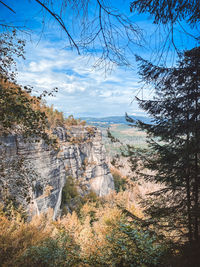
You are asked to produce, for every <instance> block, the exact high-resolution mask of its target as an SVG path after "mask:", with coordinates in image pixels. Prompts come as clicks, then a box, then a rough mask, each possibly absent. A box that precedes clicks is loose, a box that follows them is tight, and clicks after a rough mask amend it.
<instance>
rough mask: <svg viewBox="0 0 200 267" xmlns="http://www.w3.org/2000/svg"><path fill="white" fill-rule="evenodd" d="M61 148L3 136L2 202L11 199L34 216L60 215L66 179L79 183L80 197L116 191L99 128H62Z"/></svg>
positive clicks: (0, 141) (0, 142) (57, 132)
mask: <svg viewBox="0 0 200 267" xmlns="http://www.w3.org/2000/svg"><path fill="white" fill-rule="evenodd" d="M54 135H56V136H57V137H58V139H59V144H60V145H59V149H58V150H54V149H52V148H51V147H49V146H47V145H46V144H45V143H44V141H40V142H39V143H34V142H24V140H23V139H22V137H19V136H17V135H9V136H5V137H0V160H1V163H2V164H1V165H2V166H1V165H0V168H1V169H0V175H1V177H0V188H1V189H0V199H1V200H2V199H3V198H4V197H7V198H8V197H10V198H11V199H12V200H14V201H16V202H17V203H21V204H22V206H24V207H26V208H27V209H28V210H29V214H30V216H32V215H34V214H39V213H41V212H45V211H47V210H48V208H52V209H53V211H54V215H53V216H54V218H55V217H56V216H58V215H59V212H60V205H61V197H62V188H63V186H64V185H65V183H66V179H67V177H69V176H72V177H73V178H74V179H76V180H77V184H78V188H79V192H80V194H85V193H87V192H89V191H90V190H93V191H94V192H95V193H96V194H97V195H98V196H104V195H107V194H108V193H109V192H110V191H111V190H113V189H114V182H113V178H112V175H111V173H110V171H109V168H108V165H107V163H106V153H105V148H104V146H103V144H102V137H101V132H100V131H99V130H98V129H97V128H96V127H86V126H71V127H70V128H69V129H64V128H61V127H58V128H56V129H55V130H54Z"/></svg>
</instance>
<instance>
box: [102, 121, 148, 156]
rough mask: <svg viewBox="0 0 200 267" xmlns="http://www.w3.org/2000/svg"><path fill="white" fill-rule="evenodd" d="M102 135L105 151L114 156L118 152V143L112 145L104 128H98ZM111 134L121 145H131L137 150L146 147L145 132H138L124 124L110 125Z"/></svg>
mask: <svg viewBox="0 0 200 267" xmlns="http://www.w3.org/2000/svg"><path fill="white" fill-rule="evenodd" d="M98 128H100V129H101V131H102V133H103V142H104V144H105V147H106V150H107V152H108V153H109V154H110V155H114V154H116V153H119V152H120V147H121V144H120V143H112V142H111V140H110V139H109V138H108V137H107V130H106V129H105V128H104V127H98ZM109 129H110V132H111V134H112V135H113V136H114V137H115V138H117V139H119V140H120V141H121V142H122V143H123V144H129V145H133V146H135V147H138V148H145V147H147V143H146V134H145V132H142V131H139V130H138V129H136V128H133V127H130V126H128V125H125V124H111V125H110V127H109Z"/></svg>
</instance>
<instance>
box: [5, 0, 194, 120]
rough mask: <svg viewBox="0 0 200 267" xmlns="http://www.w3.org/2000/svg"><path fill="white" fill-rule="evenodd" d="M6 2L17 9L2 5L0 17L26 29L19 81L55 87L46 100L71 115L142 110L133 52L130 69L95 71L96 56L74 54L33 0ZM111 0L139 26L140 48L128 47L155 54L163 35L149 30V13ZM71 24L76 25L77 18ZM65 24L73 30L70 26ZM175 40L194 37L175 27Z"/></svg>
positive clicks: (181, 44) (182, 43) (148, 93)
mask: <svg viewBox="0 0 200 267" xmlns="http://www.w3.org/2000/svg"><path fill="white" fill-rule="evenodd" d="M5 2H6V3H7V4H8V5H10V6H11V7H12V8H13V9H14V10H15V11H16V14H12V13H11V12H10V11H9V10H7V9H6V8H4V7H3V6H2V5H1V6H0V15H1V21H5V22H9V23H13V24H15V25H25V26H26V28H27V29H28V31H29V33H30V35H27V34H23V33H22V37H23V38H25V39H26V54H25V57H26V60H25V61H19V62H18V70H19V71H18V72H19V73H18V81H19V83H20V84H24V85H25V84H29V85H32V86H33V87H34V88H35V90H38V91H42V90H51V89H52V88H53V87H58V89H59V91H58V93H57V94H56V95H55V97H47V99H46V101H47V103H48V104H53V105H54V106H55V108H57V109H58V110H60V111H63V112H64V114H65V115H66V116H68V115H70V114H73V115H74V116H75V117H84V116H94V117H104V116H111V115H121V116H122V115H124V114H125V112H128V113H129V114H134V115H142V114H144V113H143V111H142V110H140V109H139V107H138V105H137V103H136V101H135V100H134V97H135V96H136V95H137V96H139V97H142V92H141V84H140V83H138V82H139V77H138V75H137V69H136V65H135V63H134V56H133V55H131V54H128V56H129V59H130V61H131V62H133V66H134V68H125V67H117V66H115V67H114V68H113V71H112V72H111V73H110V72H109V73H106V74H105V71H104V69H103V70H94V68H93V67H92V66H93V64H94V62H95V59H96V56H97V55H95V56H94V57H91V56H89V55H87V56H82V55H81V56H79V55H78V54H77V52H76V51H75V50H74V51H72V50H71V49H69V48H67V47H66V43H67V42H66V35H65V34H64V33H63V32H62V31H61V30H60V29H59V27H58V25H57V24H56V23H55V22H53V21H52V20H50V19H49V17H48V16H47V17H46V18H45V21H46V25H45V27H44V28H43V25H42V13H41V12H40V9H39V8H38V4H36V3H34V0H32V1H25V0H18V1H11V0H7V1H5ZM110 2H111V3H114V5H115V7H118V8H120V11H121V12H125V13H126V14H127V15H128V17H129V18H130V19H131V20H133V21H134V22H136V23H137V24H138V25H139V27H141V28H142V29H143V33H144V36H145V40H146V44H144V48H142V47H138V46H133V47H132V50H133V53H137V54H140V55H141V56H143V57H145V58H148V59H152V58H154V59H155V55H156V54H157V52H158V51H160V49H161V46H162V44H163V38H164V37H165V35H164V34H163V36H164V37H160V38H158V37H156V36H158V35H156V34H157V33H158V32H157V33H156V34H154V33H155V30H156V29H157V26H155V25H153V24H152V20H151V18H150V17H149V16H147V15H140V16H138V15H135V14H132V13H130V12H129V1H120V0H118V1H110ZM71 18H72V14H71V13H68V14H67V16H66V17H65V19H66V23H67V22H68V21H71ZM74 24H75V25H76V22H74ZM77 25H78V24H77ZM69 27H70V31H71V32H72V33H73V29H72V26H69ZM74 27H75V28H76V26H74ZM189 30H191V29H189ZM76 31H77V29H75V32H76ZM157 31H159V29H157ZM162 33H164V31H163V30H162ZM176 40H177V44H178V46H179V47H180V48H185V47H187V48H190V47H192V46H193V45H194V43H193V41H191V42H190V41H189V40H187V43H186V42H185V39H184V37H182V35H180V34H179V32H178V30H177V33H176ZM92 52H93V51H91V53H92ZM171 55H174V54H173V53H172V54H171ZM172 58H173V57H172ZM152 96H153V92H152V90H151V89H149V88H147V87H145V88H144V89H143V97H144V98H148V99H149V98H152Z"/></svg>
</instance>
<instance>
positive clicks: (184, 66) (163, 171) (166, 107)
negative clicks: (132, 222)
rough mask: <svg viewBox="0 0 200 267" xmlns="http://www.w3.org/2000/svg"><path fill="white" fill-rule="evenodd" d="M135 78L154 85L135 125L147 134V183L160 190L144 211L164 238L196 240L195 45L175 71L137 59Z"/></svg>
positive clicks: (199, 198)
mask: <svg viewBox="0 0 200 267" xmlns="http://www.w3.org/2000/svg"><path fill="white" fill-rule="evenodd" d="M137 60H138V62H139V69H140V71H139V74H140V75H141V77H142V79H143V81H144V82H145V83H147V84H153V86H154V88H155V97H154V99H153V100H140V99H138V102H139V105H140V107H141V108H143V109H144V110H145V111H147V112H148V113H149V115H150V116H151V117H152V118H153V119H152V123H151V124H146V123H143V122H141V121H138V122H137V125H138V126H139V128H140V129H143V130H145V131H146V132H147V134H148V142H149V147H150V157H148V160H146V162H145V166H146V167H147V168H149V169H150V170H151V171H152V172H151V174H148V175H147V174H146V175H144V176H145V178H146V179H147V180H150V181H153V182H156V183H158V184H161V185H162V186H163V187H162V188H161V189H159V190H158V191H156V192H154V193H153V194H152V197H151V200H150V201H151V204H150V205H148V206H147V209H146V212H147V213H148V214H149V215H150V216H151V218H153V219H154V221H157V223H158V225H159V226H160V227H161V228H162V229H164V231H165V233H169V235H173V236H174V237H175V236H176V240H178V237H177V235H178V236H179V237H181V240H183V241H184V240H186V239H185V238H187V240H188V241H189V242H190V243H198V242H199V231H200V229H199V223H200V162H199V160H200V136H199V135H200V47H197V48H194V49H192V50H189V51H185V52H184V53H183V54H182V56H181V57H180V59H179V61H178V62H177V65H176V67H174V68H163V67H158V66H154V65H153V64H152V63H150V62H148V61H145V60H144V59H142V58H140V57H137Z"/></svg>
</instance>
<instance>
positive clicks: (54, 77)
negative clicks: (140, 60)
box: [18, 42, 147, 116]
mask: <svg viewBox="0 0 200 267" xmlns="http://www.w3.org/2000/svg"><path fill="white" fill-rule="evenodd" d="M60 47H61V44H60ZM60 47H59V43H58V44H57V47H55V48H54V47H53V46H52V44H51V43H45V42H40V43H39V45H38V46H34V45H32V47H30V44H29V47H28V48H27V61H26V62H25V64H22V63H21V65H20V72H19V79H18V80H19V82H20V83H21V84H30V85H32V86H34V88H36V90H38V91H42V90H51V89H52V88H54V87H58V88H59V92H58V94H56V97H54V98H52V97H48V98H47V102H48V103H50V104H52V103H56V106H57V107H58V108H59V109H60V110H63V111H64V112H65V114H72V113H74V115H75V116H78V115H79V116H82V115H83V114H85V115H87V114H90V115H91V114H94V115H95V116H98V114H99V116H107V115H123V114H124V113H125V111H131V112H139V111H140V110H139V109H138V106H137V104H136V103H135V102H133V104H132V105H131V104H130V103H131V101H132V100H133V98H134V95H135V92H137V91H138V87H139V86H138V83H137V79H136V74H135V73H134V72H132V71H130V70H127V71H125V70H123V69H120V68H116V70H115V71H113V72H112V73H111V74H110V75H109V76H107V77H105V75H104V74H103V73H102V72H98V71H94V70H91V66H89V65H88V58H84V57H80V56H78V55H77V54H76V53H74V52H72V51H69V50H63V49H60ZM28 51H31V54H29V52H28ZM146 93H147V92H146V91H145V96H146Z"/></svg>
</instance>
